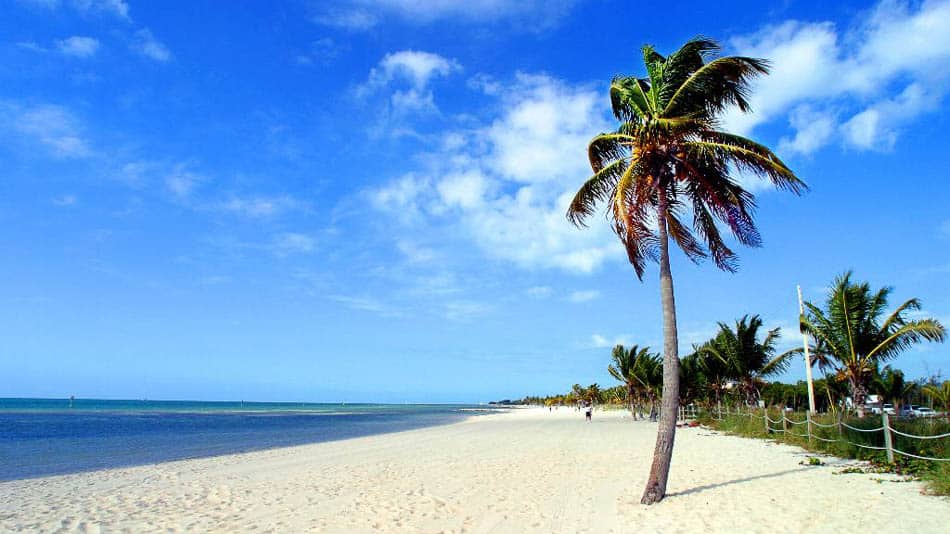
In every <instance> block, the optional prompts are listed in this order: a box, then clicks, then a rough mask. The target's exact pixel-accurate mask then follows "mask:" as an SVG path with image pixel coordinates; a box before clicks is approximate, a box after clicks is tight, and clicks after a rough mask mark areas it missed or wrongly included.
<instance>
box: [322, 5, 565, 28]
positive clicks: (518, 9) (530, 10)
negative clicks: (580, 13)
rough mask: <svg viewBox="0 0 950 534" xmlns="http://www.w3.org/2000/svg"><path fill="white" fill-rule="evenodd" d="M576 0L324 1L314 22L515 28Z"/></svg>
mask: <svg viewBox="0 0 950 534" xmlns="http://www.w3.org/2000/svg"><path fill="white" fill-rule="evenodd" d="M576 1H577V0H520V1H511V0H427V1H420V0H342V1H340V2H333V3H328V4H330V5H331V6H332V7H329V8H323V9H322V10H320V11H319V12H318V13H317V15H316V16H315V17H314V20H315V21H316V22H319V23H321V24H327V25H331V26H336V27H339V28H344V29H348V30H353V31H363V30H368V29H370V28H372V27H374V26H376V25H378V24H380V23H381V22H383V21H384V20H386V19H388V18H389V19H391V18H393V17H397V18H399V19H401V20H403V21H406V22H410V23H413V24H429V23H433V22H436V21H440V20H451V21H452V22H460V21H461V22H468V23H489V22H495V21H500V20H508V21H511V22H513V23H514V24H515V27H517V28H527V29H532V30H537V29H544V28H547V27H550V26H552V25H553V24H555V23H556V22H557V21H558V20H559V19H560V18H561V17H563V16H564V15H566V14H567V12H568V11H569V10H570V8H571V7H572V6H573V4H575V3H576Z"/></svg>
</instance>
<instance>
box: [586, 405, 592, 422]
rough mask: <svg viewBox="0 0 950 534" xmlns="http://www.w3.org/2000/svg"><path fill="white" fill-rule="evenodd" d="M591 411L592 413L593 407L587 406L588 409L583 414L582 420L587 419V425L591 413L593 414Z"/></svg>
mask: <svg viewBox="0 0 950 534" xmlns="http://www.w3.org/2000/svg"><path fill="white" fill-rule="evenodd" d="M593 411H594V407H593V406H588V407H587V411H586V412H584V418H586V419H587V422H588V423H589V422H590V420H591V415H592V412H593Z"/></svg>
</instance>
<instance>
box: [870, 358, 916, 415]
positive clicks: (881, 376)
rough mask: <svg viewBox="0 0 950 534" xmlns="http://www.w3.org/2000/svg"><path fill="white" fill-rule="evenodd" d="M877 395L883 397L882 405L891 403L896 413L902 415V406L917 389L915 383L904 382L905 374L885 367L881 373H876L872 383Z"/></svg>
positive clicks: (887, 366) (888, 366)
mask: <svg viewBox="0 0 950 534" xmlns="http://www.w3.org/2000/svg"><path fill="white" fill-rule="evenodd" d="M871 387H872V388H873V389H874V391H875V393H877V394H878V395H880V396H881V403H882V404H883V403H885V402H890V403H891V404H893V405H894V413H897V414H899V413H901V404H903V403H904V399H906V398H907V397H908V396H909V395H910V393H911V392H912V391H914V389H915V388H916V387H917V384H915V383H914V382H906V381H905V380H904V372H903V371H901V370H900V369H892V368H891V366H890V365H885V366H884V369H883V370H882V371H881V372H880V373H875V374H874V377H873V379H872V381H871Z"/></svg>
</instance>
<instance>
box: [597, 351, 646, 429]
mask: <svg viewBox="0 0 950 534" xmlns="http://www.w3.org/2000/svg"><path fill="white" fill-rule="evenodd" d="M649 354H650V348H649V347H644V348H642V349H641V348H640V347H638V346H637V345H634V346H633V347H631V348H630V350H627V349H625V348H624V346H623V345H617V346H616V347H614V349H613V351H612V352H611V354H610V356H611V358H612V359H613V363H612V364H611V365H608V366H607V371H608V372H609V373H610V376H612V377H614V378H615V379H617V381H619V382H622V383H623V384H624V386H625V387H626V391H627V402H628V403H629V405H630V415H632V416H633V418H634V419H636V418H637V411H636V408H637V399H638V398H639V397H640V395H639V394H638V393H639V392H640V391H642V385H641V380H640V378H639V376H638V375H637V374H636V371H637V368H638V366H640V365H641V364H640V362H641V360H642V359H645V358H647V356H648V355H649Z"/></svg>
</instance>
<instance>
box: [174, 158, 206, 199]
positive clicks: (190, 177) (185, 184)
mask: <svg viewBox="0 0 950 534" xmlns="http://www.w3.org/2000/svg"><path fill="white" fill-rule="evenodd" d="M204 181H205V177H204V176H202V175H200V174H197V173H194V172H192V171H190V170H188V168H187V166H186V165H184V164H179V165H176V166H175V168H174V169H172V171H171V172H170V173H169V174H168V175H167V176H166V177H165V187H166V188H167V189H168V191H170V192H171V193H172V195H174V196H175V197H176V198H177V199H178V200H188V199H190V198H191V195H192V193H193V192H194V190H195V188H196V187H197V186H198V185H199V184H200V183H202V182H204Z"/></svg>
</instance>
